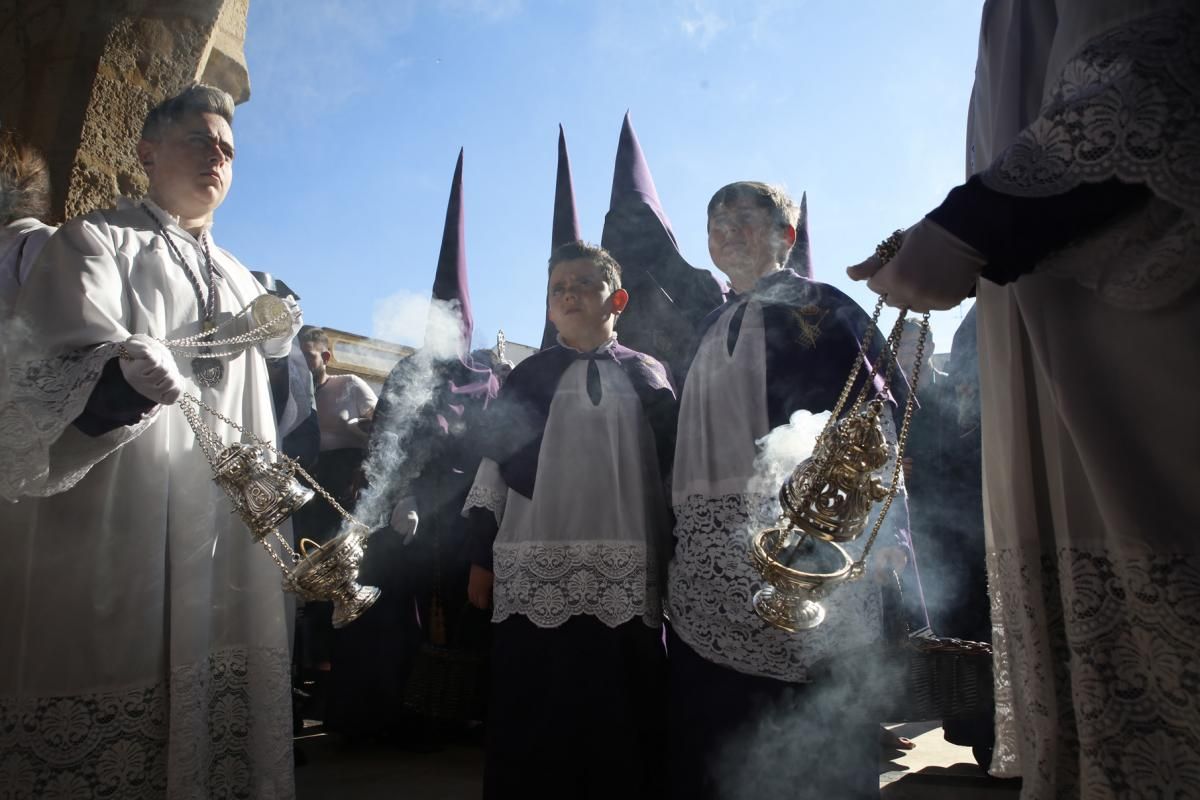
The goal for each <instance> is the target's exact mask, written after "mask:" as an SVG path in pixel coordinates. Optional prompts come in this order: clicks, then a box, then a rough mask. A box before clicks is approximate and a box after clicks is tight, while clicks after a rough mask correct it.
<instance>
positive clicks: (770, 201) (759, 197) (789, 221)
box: [708, 181, 800, 228]
mask: <svg viewBox="0 0 1200 800" xmlns="http://www.w3.org/2000/svg"><path fill="white" fill-rule="evenodd" d="M738 200H749V201H750V202H751V203H753V204H755V205H757V206H760V207H762V208H765V209H767V210H769V211H770V212H771V216H772V218H773V219H774V220H775V222H776V223H778V225H779V227H781V228H784V227H792V228H795V227H796V224H797V222H798V220H799V219H800V208H799V207H798V206H797V205H796V203H795V201H794V200H792V198H790V197H788V193H787V192H785V191H784V190H783V189H780V188H779V187H778V186H772V185H771V184H769V183H760V182H758V181H737V182H736V183H731V184H728V185H727V186H722V187H721V188H720V189H718V190H717V193H716V194H714V195H713V196H712V200H709V201H708V215H709V216H710V217H711V216H712V214H713V212H714V211H716V210H717V208H718V207H720V206H724V205H729V204H730V203H734V202H736V201H738Z"/></svg>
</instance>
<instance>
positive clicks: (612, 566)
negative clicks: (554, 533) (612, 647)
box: [492, 541, 662, 628]
mask: <svg viewBox="0 0 1200 800" xmlns="http://www.w3.org/2000/svg"><path fill="white" fill-rule="evenodd" d="M651 562H652V559H651V558H650V557H648V555H647V548H646V545H645V544H644V543H634V542H594V541H593V542H569V543H565V544H549V543H545V542H523V543H520V544H504V543H497V544H496V545H495V548H494V554H493V569H494V571H495V574H496V583H495V593H494V599H493V602H494V604H495V611H494V612H493V615H492V621H493V622H501V621H502V620H504V619H506V618H508V616H509V615H511V614H521V615H523V616H525V617H527V618H528V619H529V620H530V621H531V622H533V623H534V624H535V625H537V626H539V627H542V628H554V627H557V626H559V625H562V624H563V623H564V622H566V621H567V620H568V619H570V618H571V617H573V616H578V615H583V614H586V615H588V616H593V617H596V618H597V619H599V620H600V621H601V622H603V623H604V624H605V625H607V626H609V627H610V628H615V627H616V626H618V625H621V624H623V623H625V622H628V621H629V620H631V619H634V618H636V617H641V618H642V620H643V621H644V622H645V623H646V624H647V625H649V626H650V627H657V626H658V625H660V624H661V623H662V606H661V603H660V602H659V596H658V587H657V586H656V585H655V584H656V581H655V580H654V577H653V576H654V574H655V571H654V565H653V563H651Z"/></svg>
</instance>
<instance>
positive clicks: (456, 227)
mask: <svg viewBox="0 0 1200 800" xmlns="http://www.w3.org/2000/svg"><path fill="white" fill-rule="evenodd" d="M462 171H463V151H462V150H461V149H460V150H459V151H458V164H457V165H456V166H455V167H454V180H453V181H452V182H451V184H450V202H449V203H448V204H447V205H446V227H445V229H444V230H443V232H442V249H441V252H440V253H439V254H438V264H437V273H436V274H435V275H434V277H433V299H434V300H443V301H447V302H452V301H455V300H457V301H458V304H459V310H460V313H461V315H462V337H461V339H460V341H459V347H458V352H459V355H460V356H466V355H467V353H469V352H470V350H471V333H472V331H473V330H474V327H475V320H474V317H473V316H472V315H471V292H470V290H469V289H468V287H467V243H466V220H465V217H464V214H463V205H462ZM430 333H431V332H430V331H426V334H425V339H426V344H427V345H428V343H429V336H430Z"/></svg>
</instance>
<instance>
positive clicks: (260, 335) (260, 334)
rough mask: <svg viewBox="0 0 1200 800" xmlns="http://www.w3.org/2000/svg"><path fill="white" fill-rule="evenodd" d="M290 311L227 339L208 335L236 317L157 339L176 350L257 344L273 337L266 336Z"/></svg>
mask: <svg viewBox="0 0 1200 800" xmlns="http://www.w3.org/2000/svg"><path fill="white" fill-rule="evenodd" d="M291 313H292V312H291V311H290V310H289V311H285V312H283V313H280V314H278V315H277V316H275V317H274V318H273V319H269V320H267V321H266V322H264V323H263V324H262V325H259V326H258V327H257V328H254V329H253V330H249V331H246V332H245V333H241V334H238V335H237V336H231V337H229V338H228V339H210V338H209V337H211V336H215V335H216V334H217V332H218V331H220V330H221V328H224V327H225V326H226V325H228V324H229V323H231V322H233V321H235V320H236V319H237V317H234V318H233V319H229V320H227V321H226V322H224V323H223V324H222V325H220V326H219V327H217V328H216V329H214V330H211V331H204V332H202V333H197V334H194V335H192V336H185V337H183V338H182V339H159V340H158V341H159V342H161V343H162V344H165V345H166V346H167V347H168V348H170V349H176V350H187V349H195V348H202V347H230V346H232V345H239V344H258V343H259V342H265V341H267V340H269V339H272V338H275V337H273V336H268V335H267V334H268V333H273V332H274V331H273V330H272V329H273V328H274V327H275V326H276V325H278V324H279V323H280V322H283V321H284V320H285V319H287V318H288V317H290V316H291ZM212 355H214V356H230V355H237V353H234V352H230V353H213V354H212Z"/></svg>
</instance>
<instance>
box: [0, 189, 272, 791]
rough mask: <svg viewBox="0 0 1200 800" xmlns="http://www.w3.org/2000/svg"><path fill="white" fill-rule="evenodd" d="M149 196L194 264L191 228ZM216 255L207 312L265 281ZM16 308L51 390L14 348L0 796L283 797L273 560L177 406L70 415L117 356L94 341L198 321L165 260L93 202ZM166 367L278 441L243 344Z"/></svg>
mask: <svg viewBox="0 0 1200 800" xmlns="http://www.w3.org/2000/svg"><path fill="white" fill-rule="evenodd" d="M155 210H156V212H157V213H158V214H159V216H160V219H162V220H164V221H168V230H169V231H170V233H171V235H172V236H173V237H175V242H176V244H177V246H178V248H179V250H180V251H181V252H182V253H183V254H184V255H185V257H186V258H188V259H189V261H190V262H191V263H192V267H193V269H195V270H197V274H203V273H200V272H199V269H198V268H199V256H198V248H197V244H196V242H195V240H194V239H192V237H191V236H189V235H188V234H187V233H186V232H185V231H183V230H182V229H180V228H179V227H178V226H177V225H175V224H174V222H173V221H169V219H170V218H169V217H168V216H167V215H166V214H165V213H163V212H161V210H158V209H155ZM212 255H213V258H214V260H215V262H216V271H217V273H218V274H217V278H216V281H215V283H216V292H217V297H218V308H219V313H218V318H217V319H218V322H220V321H221V320H222V319H224V318H226V317H228V316H229V315H230V314H231V313H232V312H235V311H237V310H240V309H241V308H242V307H244V306H245V305H246V304H247V303H249V302H250V301H251V300H252V299H253V298H254V297H255V296H257V295H258V294H261V293H262V289H261V287H259V285H258V284H257V283H256V282H255V280H254V279H253V278H252V277H251V276H250V274H249V272H248V271H247V270H246V269H245V268H244V267H243V266H242V265H241V264H240V263H238V262H237V261H236V260H235V259H234V258H233V257H232V256H230V255H228V254H227V253H225V252H223V251H220V250H217V249H215V248H214V249H213V252H212ZM16 311H17V314H18V315H20V316H21V317H23V318H24V319H25V320H27V321H29V322H30V324H31V331H32V335H31V337H30V341H31V342H33V343H36V344H37V345H38V346H39V348H41V349H40V352H39V353H35V354H33V355H34V356H35V357H37V356H40V357H41V358H43V359H45V360H44V361H42V362H41V364H42V366H43V367H44V368H45V371H44V373H43V375H42V377H43V378H45V379H46V380H48V381H49V385H46V386H41V387H36V386H33V385H31V383H32V382H31V381H30V380H29V377H30V375H31V374H32V373H30V372H28V370H27V369H25V371H24V372H23V371H22V369H23V368H22V367H21V365H14V364H13V363H12V361H13V358H12V357H13V355H14V354H13V352H12V350H11V349H10V351H9V353H8V356H9V363H8V364H6V367H8V368H9V372H8V377H9V381H8V383H7V385H6V386H5V387H3V394H2V395H0V445H2V447H0V489H2V490H3V493H4V494H5V495H6V496H7V497H9V498H10V499H11V498H12V497H13V496H14V495H24V497H22V499H20V500H19V502H17V503H16V504H15V505H9V506H7V507H6V508H5V509H4V513H3V516H2V518H0V542H3V547H4V557H3V558H0V651H2V652H3V653H4V657H3V658H0V753H3V754H4V755H3V759H4V768H2V769H0V795H4V796H16V797H50V796H67V795H70V796H72V797H77V796H79V797H99V796H113V797H122V798H158V797H172V798H175V797H196V798H201V797H213V796H228V797H255V798H290V797H292V796H293V794H294V790H293V781H292V763H291V752H292V747H291V736H290V729H291V702H290V690H289V686H290V679H289V657H288V650H287V641H288V640H287V629H286V622H285V611H284V601H283V594H282V592H281V591H280V573H279V571H278V568H277V567H276V566H275V565H274V564H273V563H272V561H271V560H270V558H269V557H268V555H267V554H266V553H265V552H263V550H262V548H261V546H259V545H256V544H254V543H253V542H252V541H251V539H250V536H249V534H248V532H247V530H246V528H245V526H244V525H243V524H242V523H241V521H240V519H239V518H238V517H237V516H236V515H234V514H232V513H231V508H230V504H229V501H228V499H227V498H226V497H225V496H224V494H223V493H222V492H221V490H220V489H219V488H218V487H217V486H216V484H214V483H213V481H212V475H211V471H210V468H209V465H208V463H207V462H206V461H205V459H204V456H203V454H202V453H201V451H200V450H199V448H198V447H197V445H196V441H195V437H194V436H193V433H192V431H191V429H190V428H189V427H188V424H187V422H186V421H185V419H184V417H183V414H182V413H181V411H180V409H179V408H178V407H162V408H158V409H157V410H156V413H154V414H152V415H151V416H150V418H149V419H148V420H146V421H144V422H143V423H141V424H140V425H136V426H133V427H131V428H125V429H120V430H118V431H114V432H113V433H110V434H106V435H104V436H100V437H96V438H95V439H91V438H89V437H87V436H85V435H83V434H82V433H80V432H79V431H77V430H76V429H74V428H73V427H71V426H70V425H69V423H70V421H71V420H72V419H74V418H75V417H76V416H78V414H79V411H80V410H81V409H82V407H83V403H84V402H86V399H87V397H88V396H89V395H90V393H91V390H92V388H93V386H94V385H95V382H96V379H97V377H98V374H99V369H100V367H102V366H103V363H104V362H105V361H107V360H108V359H109V358H111V357H112V356H113V355H114V353H113V348H112V346H110V345H105V344H104V343H111V342H120V341H123V340H124V339H126V338H127V337H128V336H129V335H131V334H133V333H145V334H149V335H151V336H155V337H162V338H178V337H183V336H188V335H190V334H193V333H196V332H197V331H198V329H199V323H198V316H199V314H198V304H197V299H196V297H195V294H194V292H193V289H192V286H191V285H190V284H189V282H188V280H187V278H186V276H185V274H184V272H183V270H182V268H181V266H180V265H179V264H178V263H177V262H176V261H175V260H174V258H173V257H172V254H171V251H170V250H169V249H168V247H167V245H166V244H165V242H164V241H163V239H162V237H161V236H160V235H159V233H158V231H157V230H156V227H155V226H154V224H153V223H152V221H151V220H150V218H149V217H148V216H147V214H146V212H145V210H143V209H141V208H138V207H137V206H132V207H131V206H128V205H126V207H124V208H122V209H119V210H113V211H104V212H96V213H92V214H89V215H87V216H86V217H83V218H80V219H76V220H73V221H72V222H70V223H68V224H66V225H65V226H63V228H62V229H61V230H60V232H59V233H58V234H56V235H55V236H54V237H53V238H52V239H51V241H50V243H49V244H48V245H47V246H46V248H45V250H44V251H43V254H42V257H41V260H40V261H39V264H38V267H37V269H35V270H34V272H33V274H32V276H31V278H30V280H29V282H28V283H27V284H26V286H25V287H24V288H23V290H22V293H21V296H20V301H19V304H18V307H17V309H16ZM282 345H283V347H286V346H287V342H283V343H282ZM98 346H99V347H98ZM283 352H286V350H284V351H283ZM60 354H61V355H60ZM279 354H282V353H279ZM279 354H277V353H274V352H272V353H270V355H272V356H275V355H279ZM23 355H26V356H28V355H30V354H29V353H28V352H26V353H24V354H23ZM179 361H180V369H181V372H182V373H183V375H184V378H185V380H186V383H187V387H186V390H187V391H188V392H189V393H191V394H193V395H196V396H199V397H201V398H202V399H203V400H204V401H205V402H206V403H208V404H209V405H211V406H213V407H214V408H215V409H217V410H218V411H220V412H221V413H222V414H224V415H226V416H227V417H229V418H230V419H232V420H234V421H236V422H238V423H239V424H240V425H242V426H244V427H246V428H247V429H248V430H250V431H253V432H254V433H256V434H257V435H259V436H261V437H263V438H265V439H267V440H272V439H274V437H275V426H274V422H273V416H272V407H271V398H270V392H269V389H268V379H267V370H266V363H265V361H264V357H263V353H262V352H260V350H259V349H258V348H251V349H249V350H247V351H245V352H244V353H243V354H241V355H240V356H238V357H236V358H232V359H227V360H226V364H225V370H226V371H225V376H224V379H223V381H222V382H221V383H220V384H219V385H218V386H216V387H215V388H201V387H200V386H198V385H196V384H195V383H194V382H193V381H192V379H191V371H190V365H189V361H190V359H188V358H186V357H184V358H180V359H179ZM26 366H27V365H26ZM206 421H207V422H208V423H209V424H210V425H211V426H212V427H213V429H214V430H215V431H216V432H217V433H218V434H219V435H220V436H221V437H222V439H223V440H224V441H226V442H232V441H235V440H237V439H238V438H239V434H237V433H236V431H233V430H232V429H231V428H230V427H229V426H227V425H225V424H224V423H221V422H218V421H216V420H214V419H212V418H208V419H207V420H206ZM113 450H115V452H111V454H110V455H107V457H106V454H108V453H109V452H110V451H113ZM31 495H34V496H31ZM37 495H43V496H37ZM45 495H48V496H45ZM10 792H11V793H12V794H9V793H10Z"/></svg>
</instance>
